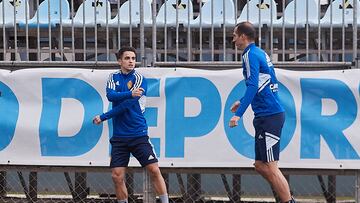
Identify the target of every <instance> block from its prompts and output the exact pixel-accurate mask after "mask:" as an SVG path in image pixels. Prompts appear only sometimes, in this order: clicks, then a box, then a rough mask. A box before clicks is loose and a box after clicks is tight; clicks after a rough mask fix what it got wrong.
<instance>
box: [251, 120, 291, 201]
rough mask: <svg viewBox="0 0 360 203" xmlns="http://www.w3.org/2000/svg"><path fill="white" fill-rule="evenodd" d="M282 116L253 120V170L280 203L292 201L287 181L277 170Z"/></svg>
mask: <svg viewBox="0 0 360 203" xmlns="http://www.w3.org/2000/svg"><path fill="white" fill-rule="evenodd" d="M284 121H285V117H284V114H283V113H281V114H276V115H273V116H266V117H261V118H255V119H254V127H255V160H256V161H255V164H254V165H255V170H256V171H257V172H258V173H259V174H261V175H262V176H263V177H264V178H265V179H266V180H267V181H268V182H269V183H270V184H271V186H272V187H273V189H274V190H275V192H276V193H277V194H278V195H279V197H280V199H281V201H282V202H288V201H290V200H292V198H291V194H290V188H289V185H288V182H287V180H286V179H285V177H284V176H283V174H282V173H281V171H280V169H279V168H278V165H277V161H278V160H279V154H280V136H281V130H282V126H283V123H284Z"/></svg>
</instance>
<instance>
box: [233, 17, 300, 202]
mask: <svg viewBox="0 0 360 203" xmlns="http://www.w3.org/2000/svg"><path fill="white" fill-rule="evenodd" d="M255 37H256V30H255V28H254V27H253V25H252V24H251V23H249V22H242V23H239V24H237V25H236V26H235V28H234V32H233V42H234V43H235V46H236V47H238V48H239V49H241V50H243V54H242V62H243V63H242V67H243V75H244V79H245V84H246V91H245V95H244V96H243V97H242V98H241V99H240V101H236V102H235V103H234V104H233V105H232V106H231V109H230V110H231V111H232V112H233V113H235V115H234V116H233V117H232V118H231V119H230V122H229V126H230V127H235V126H237V125H238V121H239V120H240V118H241V117H242V116H243V114H244V112H245V110H246V109H247V108H248V106H249V105H250V104H251V107H252V110H253V111H254V114H255V118H254V121H253V125H254V128H255V164H254V166H255V170H256V171H257V172H258V173H260V174H261V175H262V176H263V177H264V178H265V179H266V180H267V181H268V182H269V183H270V184H271V186H272V187H273V189H274V190H275V192H276V193H277V194H278V195H279V197H280V200H281V202H286V203H294V202H295V200H294V199H293V198H292V197H291V194H290V189H289V185H288V182H287V181H286V179H285V177H284V176H283V174H282V173H281V171H280V170H279V167H278V160H279V153H280V136H281V130H282V127H283V125H284V122H285V113H284V108H283V107H282V106H281V103H280V101H279V97H278V83H277V79H276V76H275V71H274V66H273V64H272V62H271V60H270V57H269V56H268V55H267V54H266V53H265V51H263V50H262V49H260V48H259V47H257V46H256V45H255Z"/></svg>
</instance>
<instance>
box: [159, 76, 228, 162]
mask: <svg viewBox="0 0 360 203" xmlns="http://www.w3.org/2000/svg"><path fill="white" fill-rule="evenodd" d="M165 95H166V117H165V124H166V126H165V135H166V138H165V139H166V140H165V143H166V144H165V146H166V147H165V156H166V157H184V149H185V146H184V142H185V138H186V137H201V136H203V135H206V134H207V133H209V132H210V131H211V130H212V129H213V128H214V127H215V126H216V124H217V122H218V121H219V116H220V113H221V98H220V94H219V92H218V90H217V88H216V87H215V85H214V84H213V83H212V82H211V81H209V80H207V79H205V78H200V77H191V78H190V77H182V78H168V79H166V83H165ZM185 98H197V99H199V101H200V103H201V111H200V113H199V115H197V116H194V117H185V116H184V115H185V102H184V101H185Z"/></svg>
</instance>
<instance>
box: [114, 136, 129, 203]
mask: <svg viewBox="0 0 360 203" xmlns="http://www.w3.org/2000/svg"><path fill="white" fill-rule="evenodd" d="M110 143H111V161H110V168H111V176H112V180H113V182H114V186H115V193H116V199H117V201H118V202H119V203H127V202H128V192H127V188H126V184H125V175H126V168H127V166H128V164H129V159H130V150H129V149H128V140H127V139H126V138H124V139H119V140H116V139H114V138H112V139H111V140H110Z"/></svg>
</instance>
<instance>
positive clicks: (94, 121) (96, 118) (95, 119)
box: [93, 115, 102, 125]
mask: <svg viewBox="0 0 360 203" xmlns="http://www.w3.org/2000/svg"><path fill="white" fill-rule="evenodd" d="M101 122H102V121H101V119H100V116H99V115H97V116H95V117H94V119H93V123H94V124H96V125H99V124H100V123H101Z"/></svg>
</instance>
